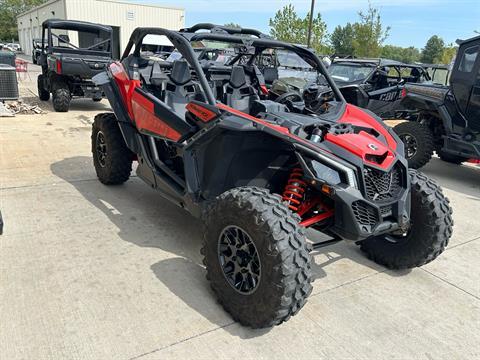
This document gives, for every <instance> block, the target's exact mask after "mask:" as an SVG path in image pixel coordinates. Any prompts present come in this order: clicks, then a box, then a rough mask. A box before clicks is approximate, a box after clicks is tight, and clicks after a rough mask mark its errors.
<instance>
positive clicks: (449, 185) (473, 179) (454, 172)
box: [420, 158, 480, 210]
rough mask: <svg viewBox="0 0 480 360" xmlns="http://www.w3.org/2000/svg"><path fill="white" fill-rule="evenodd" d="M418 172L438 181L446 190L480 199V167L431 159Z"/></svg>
mask: <svg viewBox="0 0 480 360" xmlns="http://www.w3.org/2000/svg"><path fill="white" fill-rule="evenodd" d="M420 171H421V172H423V173H425V174H427V175H429V176H430V177H432V178H434V179H435V180H438V181H439V182H440V183H441V184H442V187H444V188H446V189H451V190H454V191H457V192H460V193H463V194H465V195H467V196H470V197H474V198H477V199H480V167H479V166H478V165H477V166H471V165H455V164H450V163H448V162H445V161H442V160H440V159H439V158H432V160H430V162H429V163H428V164H427V165H425V166H424V167H423V168H421V169H420ZM454 210H455V209H454Z"/></svg>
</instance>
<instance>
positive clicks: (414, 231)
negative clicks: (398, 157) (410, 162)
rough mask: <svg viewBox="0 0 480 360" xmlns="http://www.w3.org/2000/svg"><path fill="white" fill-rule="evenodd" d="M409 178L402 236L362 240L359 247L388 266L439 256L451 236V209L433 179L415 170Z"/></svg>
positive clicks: (412, 264) (401, 266)
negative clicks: (408, 219) (407, 222)
mask: <svg viewBox="0 0 480 360" xmlns="http://www.w3.org/2000/svg"><path fill="white" fill-rule="evenodd" d="M409 174H410V178H411V199H412V200H411V214H410V216H411V222H412V223H411V228H410V231H409V232H408V233H407V235H406V236H404V237H401V236H392V235H382V236H377V237H374V238H370V239H367V240H364V241H362V242H361V243H360V248H361V249H362V250H363V251H364V252H365V253H366V254H367V256H368V257H369V258H370V259H371V260H373V261H375V262H376V263H378V264H381V265H384V266H386V267H387V268H390V269H408V268H413V267H417V266H422V265H424V264H426V263H429V262H430V261H432V260H434V259H435V258H436V257H437V256H438V255H440V254H441V253H442V252H443V250H445V247H446V246H447V245H448V241H449V240H450V237H451V236H452V228H453V220H452V209H451V207H450V204H449V200H448V198H446V197H445V196H444V195H443V192H442V189H441V188H440V187H439V186H438V184H437V183H436V182H434V181H433V180H431V179H429V178H428V177H427V176H425V175H423V174H422V173H419V172H417V171H415V170H412V169H410V170H409Z"/></svg>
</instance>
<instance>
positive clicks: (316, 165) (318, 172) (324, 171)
mask: <svg viewBox="0 0 480 360" xmlns="http://www.w3.org/2000/svg"><path fill="white" fill-rule="evenodd" d="M310 168H311V170H312V172H313V174H314V175H315V177H316V178H317V179H320V180H323V181H325V182H326V183H327V184H331V185H338V184H340V183H341V182H342V179H341V177H340V174H339V173H338V171H336V170H334V169H332V168H330V167H328V166H325V165H323V164H322V163H320V162H318V161H315V160H312V161H311V162H310Z"/></svg>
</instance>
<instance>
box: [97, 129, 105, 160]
mask: <svg viewBox="0 0 480 360" xmlns="http://www.w3.org/2000/svg"><path fill="white" fill-rule="evenodd" d="M96 150H97V159H98V163H99V164H100V166H101V167H105V165H106V163H107V143H106V141H105V135H104V134H103V132H101V131H99V132H97V142H96Z"/></svg>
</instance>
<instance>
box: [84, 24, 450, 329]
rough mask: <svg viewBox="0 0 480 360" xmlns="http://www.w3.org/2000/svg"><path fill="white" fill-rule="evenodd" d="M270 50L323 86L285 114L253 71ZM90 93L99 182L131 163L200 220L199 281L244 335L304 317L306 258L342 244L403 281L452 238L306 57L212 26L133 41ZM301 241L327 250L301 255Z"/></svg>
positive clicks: (396, 153) (373, 124)
mask: <svg viewBox="0 0 480 360" xmlns="http://www.w3.org/2000/svg"><path fill="white" fill-rule="evenodd" d="M148 34H158V35H165V36H167V37H168V39H169V40H170V41H171V42H172V43H173V44H175V46H176V48H177V51H179V52H180V53H181V54H182V59H180V60H176V61H173V62H172V63H166V62H164V61H152V60H151V59H150V60H149V59H145V58H143V57H142V56H141V53H140V49H141V44H142V40H143V38H144V37H145V36H146V35H148ZM201 41H208V42H209V46H210V47H212V46H214V43H215V44H218V46H219V47H221V48H225V47H226V46H228V47H230V48H234V51H235V53H236V56H235V60H234V61H231V62H229V65H224V64H218V63H215V62H213V63H212V62H203V63H201V62H199V61H198V58H197V56H196V55H195V52H194V50H193V48H192V45H191V44H192V43H197V42H201ZM272 49H278V50H283V51H287V52H290V53H291V54H292V56H297V57H300V58H301V59H303V60H304V61H305V62H306V63H308V64H309V65H310V66H311V67H312V69H314V70H315V71H316V73H317V75H318V77H321V78H322V79H323V83H325V84H326V85H325V86H324V87H323V88H317V91H316V93H313V92H308V94H306V95H308V96H307V97H308V99H307V98H305V99H302V101H300V100H297V101H296V103H295V104H293V103H292V102H286V103H282V102H277V101H273V100H269V99H268V94H267V93H265V84H264V80H263V76H262V75H261V73H260V71H259V70H258V68H257V66H256V65H255V59H256V57H257V56H260V55H261V54H262V53H264V52H270V51H271V50H272ZM94 81H95V82H96V83H97V84H99V85H101V86H102V87H103V89H104V91H105V93H106V95H107V97H108V99H109V101H110V105H111V106H112V109H113V113H111V112H110V113H103V114H99V115H97V116H96V117H95V121H94V123H93V129H92V153H93V163H94V166H95V170H96V172H97V176H98V178H99V180H100V181H101V182H102V183H104V184H107V185H115V184H121V183H123V182H125V181H127V180H128V178H129V176H130V172H131V170H132V162H133V161H137V162H138V166H137V169H136V173H137V175H138V176H139V177H140V178H141V179H142V180H144V181H145V182H146V183H147V184H148V185H149V186H151V187H152V188H154V189H157V190H158V191H159V193H160V194H161V195H162V196H163V197H165V198H166V199H168V200H170V201H172V202H173V203H174V204H177V205H178V206H181V207H182V208H184V209H186V210H187V211H188V212H190V213H191V214H192V215H194V216H196V217H201V218H202V219H203V221H204V224H205V231H204V243H203V248H202V254H203V256H204V264H205V267H206V272H207V278H208V279H209V280H210V282H211V286H212V288H213V291H214V292H215V293H216V295H217V296H218V298H219V301H220V303H221V304H222V305H223V307H224V308H225V309H226V310H227V311H228V312H229V313H230V314H231V315H232V317H233V318H234V319H236V320H238V321H239V322H240V323H242V324H244V325H248V326H252V327H255V328H259V327H268V326H272V325H276V324H280V323H282V322H283V321H286V320H288V319H289V318H290V316H292V315H295V314H296V313H297V312H298V311H299V310H300V309H301V308H302V306H303V305H304V304H305V302H306V299H307V297H308V295H309V294H310V292H311V291H312V286H311V281H312V269H311V262H312V260H311V255H310V251H311V250H312V249H314V248H317V247H321V246H325V245H328V244H331V243H332V242H336V241H339V240H343V239H344V240H349V241H352V242H355V243H356V244H358V245H359V246H360V248H361V249H362V251H364V252H365V253H366V255H367V256H368V257H369V258H371V259H372V260H373V261H375V262H377V263H380V264H383V265H385V266H387V267H389V268H392V269H404V268H411V267H415V266H421V265H423V264H426V263H428V262H430V261H432V260H433V259H435V258H436V257H437V256H438V255H439V254H440V253H441V252H442V251H443V250H444V248H445V246H446V245H447V243H448V240H449V238H450V236H451V234H452V225H453V223H452V217H451V212H452V211H451V208H450V206H449V203H448V200H447V199H446V198H445V197H444V195H443V193H442V190H441V188H440V187H439V186H438V185H437V184H436V183H435V182H434V181H432V180H430V179H429V178H428V177H427V176H425V175H423V174H421V173H418V172H416V171H414V170H409V169H408V166H407V161H406V160H405V158H404V155H403V143H402V142H401V141H400V139H399V138H398V137H397V136H396V135H395V134H394V132H393V131H392V130H391V129H389V128H388V127H387V126H385V125H384V124H383V122H382V121H381V119H379V118H378V117H376V116H374V115H373V114H371V113H366V112H364V111H363V110H361V109H359V108H357V107H355V106H353V105H350V104H347V103H346V102H345V100H344V98H343V96H342V94H341V93H340V91H339V90H338V88H337V86H336V85H335V83H334V82H333V81H332V79H331V78H330V76H329V75H328V73H327V72H326V70H325V67H324V66H323V64H322V61H321V60H320V59H319V58H318V57H317V56H316V55H315V53H313V52H312V51H310V50H308V49H305V48H303V47H299V46H295V45H292V44H289V43H285V42H280V41H276V40H272V39H270V38H268V37H267V36H265V35H263V34H262V33H260V32H258V31H256V30H252V29H232V28H226V27H222V26H215V25H212V24H198V25H196V26H193V27H191V28H187V29H183V30H180V31H170V30H166V29H160V28H138V29H136V30H135V31H134V32H133V34H132V36H131V38H130V41H129V43H128V45H127V48H126V49H125V52H124V54H123V57H122V60H121V63H120V62H115V63H112V64H111V65H110V66H109V67H108V68H107V71H106V72H104V73H102V74H99V75H97V76H96V77H95V78H94ZM222 84H223V86H222ZM267 92H268V91H267ZM312 96H315V99H314V100H315V101H312ZM311 104H315V106H314V107H313V108H312V107H311ZM125 191H128V187H127V188H125ZM185 221H188V218H187V217H186V218H185ZM308 227H311V228H314V229H317V230H319V231H322V232H323V233H325V234H327V235H329V236H330V237H331V240H329V241H324V242H321V243H316V244H310V243H309V242H307V239H306V232H305V229H306V228H308ZM159 241H161V240H159ZM185 241H188V239H185Z"/></svg>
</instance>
